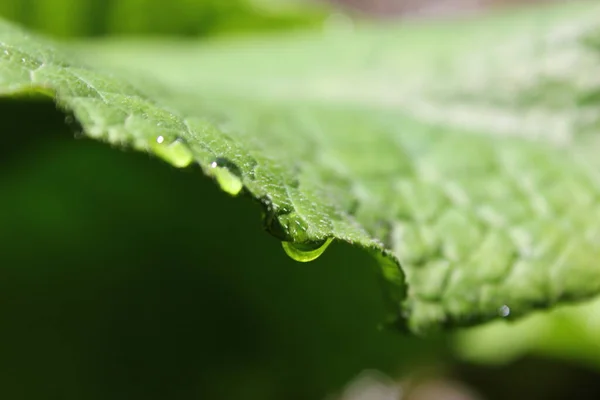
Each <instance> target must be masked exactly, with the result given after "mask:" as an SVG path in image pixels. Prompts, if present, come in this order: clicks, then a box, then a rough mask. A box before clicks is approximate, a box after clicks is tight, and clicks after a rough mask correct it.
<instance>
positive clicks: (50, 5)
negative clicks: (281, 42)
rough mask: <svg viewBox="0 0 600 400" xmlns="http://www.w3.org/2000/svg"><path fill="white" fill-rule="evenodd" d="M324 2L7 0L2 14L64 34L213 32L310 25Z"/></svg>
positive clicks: (1, 6) (318, 20)
mask: <svg viewBox="0 0 600 400" xmlns="http://www.w3.org/2000/svg"><path fill="white" fill-rule="evenodd" d="M324 11H325V9H324V7H323V6H321V5H319V6H317V5H316V4H313V3H308V2H302V3H299V2H298V1H295V0H169V1H163V0H3V1H1V2H0V16H2V17H4V18H7V19H9V20H12V21H15V22H18V23H20V24H22V25H25V26H28V27H30V28H33V29H35V30H38V31H41V32H44V33H47V34H50V35H54V36H62V37H81V36H101V35H107V34H116V35H119V34H127V35H148V34H150V35H184V36H210V35H219V34H224V33H243V32H252V31H271V30H280V29H293V28H300V27H310V26H314V25H316V24H319V23H321V22H322V20H323V16H324V15H325V13H324Z"/></svg>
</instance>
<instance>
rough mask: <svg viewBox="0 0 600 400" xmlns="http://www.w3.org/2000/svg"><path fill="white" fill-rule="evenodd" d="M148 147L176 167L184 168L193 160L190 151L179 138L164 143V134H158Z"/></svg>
mask: <svg viewBox="0 0 600 400" xmlns="http://www.w3.org/2000/svg"><path fill="white" fill-rule="evenodd" d="M150 147H151V148H152V150H153V151H154V153H155V154H156V155H157V156H159V157H160V158H162V159H163V160H165V161H167V162H168V163H170V164H172V165H173V166H175V167H177V168H185V167H187V166H188V165H190V164H191V163H192V161H193V160H194V155H193V154H192V151H191V150H190V148H189V147H188V146H187V145H186V144H185V142H184V141H183V140H181V139H177V140H175V141H174V142H172V143H170V144H166V143H165V138H164V136H158V137H157V138H156V140H155V141H154V142H153V143H151V145H150Z"/></svg>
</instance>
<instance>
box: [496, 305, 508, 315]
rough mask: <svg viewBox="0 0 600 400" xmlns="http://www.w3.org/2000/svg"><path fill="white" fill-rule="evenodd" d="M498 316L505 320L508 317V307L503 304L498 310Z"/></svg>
mask: <svg viewBox="0 0 600 400" xmlns="http://www.w3.org/2000/svg"><path fill="white" fill-rule="evenodd" d="M498 315H499V316H501V317H502V318H506V317H508V316H509V315H510V307H509V306H507V305H506V304H504V305H503V306H502V307H500V308H498Z"/></svg>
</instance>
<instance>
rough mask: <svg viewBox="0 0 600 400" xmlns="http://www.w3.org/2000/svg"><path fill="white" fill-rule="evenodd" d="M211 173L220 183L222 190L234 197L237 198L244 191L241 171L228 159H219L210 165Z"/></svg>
mask: <svg viewBox="0 0 600 400" xmlns="http://www.w3.org/2000/svg"><path fill="white" fill-rule="evenodd" d="M210 168H211V171H210V173H211V174H212V176H214V178H215V179H216V180H217V182H218V183H219V186H221V189H223V190H224V191H225V192H227V193H229V194H230V195H232V196H237V195H238V194H239V193H240V192H241V191H242V189H243V187H244V184H243V183H242V179H241V176H242V173H241V171H240V169H239V168H238V167H237V165H235V164H234V163H232V162H231V161H229V160H227V159H226V158H221V157H219V158H217V159H216V160H215V161H213V162H212V163H210Z"/></svg>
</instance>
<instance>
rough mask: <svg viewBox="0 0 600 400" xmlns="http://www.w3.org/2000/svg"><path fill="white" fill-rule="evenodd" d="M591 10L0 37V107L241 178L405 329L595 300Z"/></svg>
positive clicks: (595, 46)
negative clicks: (59, 39)
mask: <svg viewBox="0 0 600 400" xmlns="http://www.w3.org/2000/svg"><path fill="white" fill-rule="evenodd" d="M597 11H598V10H597V6H593V5H590V4H589V3H581V4H579V3H577V4H569V5H561V6H557V7H554V8H549V9H548V10H546V11H545V12H543V13H540V12H537V13H533V12H523V13H522V14H518V15H514V14H508V15H502V16H499V17H493V18H491V17H488V18H487V19H484V20H473V21H471V22H468V23H467V22H465V21H461V22H460V24H457V23H443V24H442V23H440V24H438V25H430V26H426V25H414V26H410V25H409V26H405V27H401V28H398V27H386V28H368V29H356V30H355V31H349V30H348V29H345V30H344V31H336V30H334V31H331V30H326V31H324V32H321V33H312V34H294V35H291V34H290V35H287V36H280V37H276V38H268V37H260V38H258V37H257V38H250V39H247V40H244V41H239V40H238V41H232V40H219V41H212V42H208V43H205V44H200V45H198V44H196V43H189V42H162V43H161V42H124V41H121V42H118V43H115V42H110V41H108V42H101V43H96V44H94V45H92V44H82V45H77V46H75V45H72V47H71V48H69V49H67V51H64V50H63V51H59V50H57V49H56V45H54V44H51V43H48V42H46V41H45V40H43V39H41V38H39V37H35V36H32V35H30V34H28V33H26V32H24V31H22V30H21V29H19V28H16V27H14V26H12V25H9V24H6V23H2V24H1V25H0V93H2V94H3V95H5V96H20V95H27V94H32V93H37V94H39V93H41V94H43V95H49V96H53V97H54V98H55V99H56V102H57V104H58V105H59V107H60V108H61V109H63V110H65V111H67V112H70V113H73V115H74V116H75V118H76V119H77V120H78V121H79V123H80V124H81V126H82V128H83V131H84V133H85V134H86V135H87V136H89V137H91V138H95V139H98V140H101V141H105V142H107V143H110V144H112V145H114V146H119V147H126V148H127V147H128V148H133V149H136V150H140V151H147V152H150V153H154V154H156V155H157V156H159V157H162V158H163V159H165V160H166V161H168V162H170V163H171V164H173V165H174V166H176V167H185V166H187V165H189V164H191V163H192V162H193V163H196V164H198V165H199V166H200V167H201V168H202V170H203V171H204V173H205V174H206V175H208V176H211V177H214V178H215V180H216V181H217V183H218V184H219V185H220V186H221V187H222V188H223V189H224V190H225V191H227V192H229V193H231V194H236V193H237V192H238V191H239V190H240V189H241V186H240V185H239V183H238V182H241V184H242V186H243V189H242V190H243V192H244V193H245V194H247V195H249V196H251V197H252V198H254V199H256V200H257V201H258V202H259V203H260V204H261V205H262V206H263V209H264V223H265V227H266V229H267V230H268V231H269V232H270V233H271V234H273V235H274V236H275V237H277V238H279V239H280V240H282V241H284V242H290V243H292V244H293V246H294V247H295V248H297V249H298V248H309V249H314V248H315V246H314V245H315V244H316V243H323V241H324V240H327V239H330V238H333V239H337V240H340V241H345V242H348V243H352V244H354V245H356V246H359V247H361V248H364V249H367V250H368V251H369V252H371V253H372V254H373V255H374V256H375V257H377V259H378V260H379V261H380V265H381V270H380V271H381V277H382V280H383V282H384V285H385V287H384V289H385V290H384V291H385V293H386V298H387V299H388V302H389V303H390V307H391V314H390V321H387V322H394V323H396V324H398V325H400V326H407V327H408V328H409V329H410V330H411V331H413V332H423V331H427V330H430V329H433V328H436V327H441V326H456V325H469V324H476V323H480V322H483V321H486V320H489V319H493V318H502V317H507V316H510V317H516V316H519V315H523V314H525V313H528V312H530V311H531V310H533V309H535V308H540V307H548V306H551V305H553V304H555V303H557V302H561V301H572V300H576V299H581V298H586V297H589V296H591V295H594V294H597V293H599V292H600V269H599V268H598V264H597V260H598V259H599V257H600V246H598V243H599V240H600V214H599V209H598V207H599V205H598V204H599V202H598V198H599V196H600V186H599V184H600V180H599V176H598V173H599V172H600V163H599V162H598V161H596V158H597V157H595V152H597V151H598V150H599V149H600V143H598V135H597V128H598V126H599V123H598V121H599V118H600V113H599V112H598V102H599V96H598V93H600V91H599V90H600V82H598V80H597V78H596V77H597V70H598V67H600V61H599V59H598V56H599V55H600V54H599V53H600V51H599V47H600V46H599V38H600V35H599V29H598V27H599V26H600V21H599V20H598V18H595V17H594V16H595V15H600V14H598V13H597ZM92 65H93V66H94V67H93V68H92V67H90V66H92ZM202 212H203V210H199V215H200V216H199V217H198V218H201V214H202ZM224 217H225V216H224ZM286 246H287V247H288V248H289V247H290V246H289V245H286ZM399 265H401V268H399ZM332 290H335V288H332Z"/></svg>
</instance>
